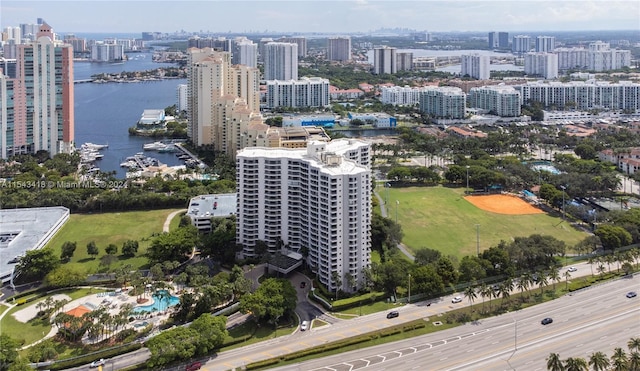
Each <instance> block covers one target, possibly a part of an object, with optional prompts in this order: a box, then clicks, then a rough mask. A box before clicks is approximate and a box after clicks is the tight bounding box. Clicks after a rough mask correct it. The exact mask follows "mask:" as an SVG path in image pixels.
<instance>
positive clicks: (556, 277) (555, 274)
mask: <svg viewBox="0 0 640 371" xmlns="http://www.w3.org/2000/svg"><path fill="white" fill-rule="evenodd" d="M549 278H550V279H551V281H553V291H556V282H559V281H560V280H561V279H562V277H561V276H560V270H559V269H558V267H552V268H551V270H550V271H549Z"/></svg>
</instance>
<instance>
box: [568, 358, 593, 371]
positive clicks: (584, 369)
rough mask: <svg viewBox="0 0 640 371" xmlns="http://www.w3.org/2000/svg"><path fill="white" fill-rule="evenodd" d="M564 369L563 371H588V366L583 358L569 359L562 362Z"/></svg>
mask: <svg viewBox="0 0 640 371" xmlns="http://www.w3.org/2000/svg"><path fill="white" fill-rule="evenodd" d="M564 369H565V371H589V366H588V365H587V361H585V360H584V358H580V357H575V358H573V357H571V358H567V359H566V360H565V361H564Z"/></svg>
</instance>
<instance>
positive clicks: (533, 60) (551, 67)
mask: <svg viewBox="0 0 640 371" xmlns="http://www.w3.org/2000/svg"><path fill="white" fill-rule="evenodd" d="M524 73H526V74H527V75H537V76H542V77H544V78H545V79H556V78H558V55H557V54H554V53H527V54H525V55H524Z"/></svg>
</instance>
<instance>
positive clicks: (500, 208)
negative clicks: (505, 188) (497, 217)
mask: <svg viewBox="0 0 640 371" xmlns="http://www.w3.org/2000/svg"><path fill="white" fill-rule="evenodd" d="M464 199H465V200H467V201H469V202H470V203H471V204H472V205H474V206H475V207H477V208H479V209H482V210H485V211H490V212H492V213H497V214H507V215H524V214H543V213H544V211H542V210H540V209H538V208H537V207H535V206H533V205H531V204H529V203H528V202H526V201H524V200H523V199H521V198H520V197H518V196H510V195H502V194H500V195H481V196H465V197H464Z"/></svg>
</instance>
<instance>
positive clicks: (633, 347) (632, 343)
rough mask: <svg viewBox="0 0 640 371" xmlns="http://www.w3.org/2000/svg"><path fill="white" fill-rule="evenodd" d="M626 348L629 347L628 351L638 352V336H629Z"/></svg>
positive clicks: (639, 345)
mask: <svg viewBox="0 0 640 371" xmlns="http://www.w3.org/2000/svg"><path fill="white" fill-rule="evenodd" d="M627 348H629V350H630V351H632V352H634V351H635V352H639V351H640V338H631V339H629V341H628V342H627Z"/></svg>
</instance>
